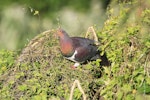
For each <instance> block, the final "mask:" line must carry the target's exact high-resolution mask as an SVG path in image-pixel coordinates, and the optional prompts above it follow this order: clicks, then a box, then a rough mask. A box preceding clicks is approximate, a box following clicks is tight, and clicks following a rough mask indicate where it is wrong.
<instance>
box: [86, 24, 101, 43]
mask: <svg viewBox="0 0 150 100" xmlns="http://www.w3.org/2000/svg"><path fill="white" fill-rule="evenodd" d="M89 33H92V35H93V37H94V41H95V42H96V43H95V44H96V45H99V43H98V37H97V35H96V32H95V30H94V28H93V26H91V27H89V28H88V30H87V32H86V35H85V38H87V37H88V35H89Z"/></svg>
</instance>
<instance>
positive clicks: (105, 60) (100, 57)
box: [91, 51, 110, 66]
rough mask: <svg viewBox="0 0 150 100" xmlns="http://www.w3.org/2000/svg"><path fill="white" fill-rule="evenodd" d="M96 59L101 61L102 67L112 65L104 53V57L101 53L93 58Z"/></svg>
mask: <svg viewBox="0 0 150 100" xmlns="http://www.w3.org/2000/svg"><path fill="white" fill-rule="evenodd" d="M96 59H101V62H100V63H101V66H109V65H110V61H109V60H108V58H107V56H106V53H104V55H102V56H101V55H100V51H99V52H98V53H97V54H96V55H95V56H94V57H92V58H91V60H96Z"/></svg>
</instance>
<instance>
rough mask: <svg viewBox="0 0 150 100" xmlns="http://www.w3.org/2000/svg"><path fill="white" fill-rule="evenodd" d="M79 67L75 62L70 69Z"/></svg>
mask: <svg viewBox="0 0 150 100" xmlns="http://www.w3.org/2000/svg"><path fill="white" fill-rule="evenodd" d="M79 65H80V63H77V62H76V63H75V64H74V65H73V66H71V68H72V69H75V68H77V67H78V66H79Z"/></svg>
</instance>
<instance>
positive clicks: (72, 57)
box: [66, 50, 78, 62]
mask: <svg viewBox="0 0 150 100" xmlns="http://www.w3.org/2000/svg"><path fill="white" fill-rule="evenodd" d="M77 53H78V52H77V50H75V52H74V54H73V55H72V56H71V57H66V59H69V60H71V61H73V62H77V61H75V55H76V54H77Z"/></svg>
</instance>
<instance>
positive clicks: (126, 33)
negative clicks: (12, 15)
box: [0, 2, 150, 100]
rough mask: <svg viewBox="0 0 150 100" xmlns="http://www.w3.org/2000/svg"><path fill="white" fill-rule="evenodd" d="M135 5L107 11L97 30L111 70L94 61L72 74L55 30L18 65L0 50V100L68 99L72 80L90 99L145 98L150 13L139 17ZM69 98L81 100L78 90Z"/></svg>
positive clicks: (149, 87)
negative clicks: (77, 81)
mask: <svg viewBox="0 0 150 100" xmlns="http://www.w3.org/2000/svg"><path fill="white" fill-rule="evenodd" d="M137 3H138V2H134V3H131V2H130V3H126V2H124V3H121V4H119V5H118V6H117V7H118V9H117V8H113V7H112V6H110V8H109V9H108V11H107V14H108V19H107V20H106V22H105V24H104V27H103V29H102V30H101V31H97V35H98V38H99V40H100V42H101V45H100V46H99V49H100V50H101V51H102V52H101V55H103V54H104V53H106V55H107V57H108V59H109V61H110V62H111V64H110V66H100V63H101V60H100V59H98V60H96V61H92V62H88V64H85V65H84V64H83V65H81V66H80V67H79V68H77V69H76V70H72V69H71V68H70V66H71V65H72V64H73V63H72V62H70V61H68V60H66V59H64V58H63V57H62V56H61V54H60V51H59V48H58V41H57V40H56V37H55V34H54V33H55V32H53V31H50V32H49V33H48V34H46V33H45V34H44V33H42V34H40V35H38V36H37V37H35V38H34V39H33V40H32V41H31V42H30V43H29V44H28V45H27V47H26V48H25V49H24V50H23V52H22V54H21V55H20V57H19V59H21V63H20V64H17V63H15V64H14V62H15V60H14V55H15V54H14V53H13V52H10V51H4V50H2V51H0V65H1V66H0V67H1V69H0V71H1V76H0V99H2V100H3V99H8V100H11V99H21V100H24V99H31V100H47V99H52V100H60V99H68V98H69V96H70V89H71V87H72V84H73V82H74V80H76V79H78V80H79V81H80V83H81V86H82V88H83V90H84V92H85V94H86V96H87V98H88V99H89V100H92V99H93V100H98V99H101V98H104V99H105V100H122V99H123V100H135V99H137V100H139V98H143V96H144V97H147V99H149V94H150V91H149V90H150V77H149V76H150V74H149V73H150V34H149V32H150V31H149V25H150V23H149V22H150V21H149V19H150V16H149V13H150V11H149V9H143V10H141V12H140V14H141V15H138V14H139V13H138V14H137V13H136V12H139V10H138V9H139V8H138V6H133V5H134V4H135V5H138V4H137ZM133 8H134V9H133ZM133 17H134V18H133ZM136 18H137V19H136ZM3 66H5V68H4V69H5V70H4V69H3ZM12 66H14V67H12ZM6 67H7V68H8V69H9V70H10V71H9V70H6ZM4 73H5V74H4ZM73 98H74V100H80V99H82V93H81V92H80V91H79V89H78V88H75V90H74V94H73Z"/></svg>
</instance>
